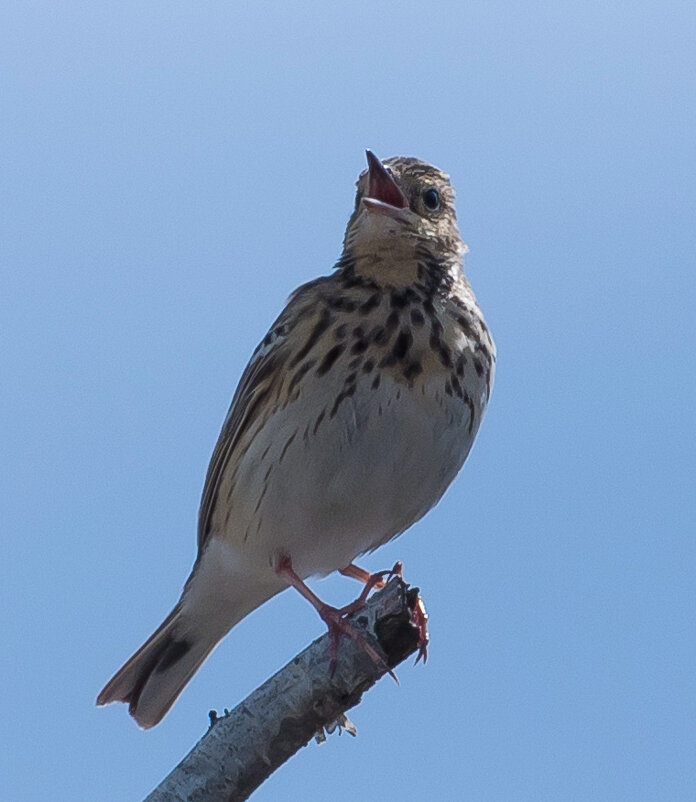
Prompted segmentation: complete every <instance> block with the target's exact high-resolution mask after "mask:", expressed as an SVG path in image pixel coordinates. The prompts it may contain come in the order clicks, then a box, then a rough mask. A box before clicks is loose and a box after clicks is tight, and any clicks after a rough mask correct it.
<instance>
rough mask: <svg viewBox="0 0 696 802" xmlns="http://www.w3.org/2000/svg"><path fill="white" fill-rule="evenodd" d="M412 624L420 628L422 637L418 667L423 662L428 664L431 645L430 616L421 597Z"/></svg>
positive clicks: (412, 616)
mask: <svg viewBox="0 0 696 802" xmlns="http://www.w3.org/2000/svg"><path fill="white" fill-rule="evenodd" d="M411 623H412V624H414V625H415V626H417V627H418V632H419V635H420V639H419V640H418V654H417V655H416V662H415V663H414V665H418V663H419V662H420V661H421V660H422V661H423V665H425V664H426V663H427V662H428V644H429V643H430V638H429V637H428V614H427V613H426V612H425V606H424V605H423V599H421V597H420V596H419V597H418V600H417V602H416V604H415V606H414V608H413V614H412V615H411Z"/></svg>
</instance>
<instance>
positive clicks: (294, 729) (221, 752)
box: [145, 577, 419, 802]
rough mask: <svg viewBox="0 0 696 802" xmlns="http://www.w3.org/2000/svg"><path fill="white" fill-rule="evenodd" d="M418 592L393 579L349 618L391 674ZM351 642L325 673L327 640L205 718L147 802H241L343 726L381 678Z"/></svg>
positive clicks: (413, 633) (411, 632) (402, 651)
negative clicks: (199, 733) (201, 731)
mask: <svg viewBox="0 0 696 802" xmlns="http://www.w3.org/2000/svg"><path fill="white" fill-rule="evenodd" d="M418 599H419V596H418V589H417V588H411V589H410V588H409V587H408V585H406V584H405V583H404V582H403V581H402V580H401V579H400V578H398V577H394V578H393V579H392V580H391V581H390V582H388V583H387V585H386V587H384V588H383V589H382V590H380V591H378V592H377V593H375V594H374V595H373V596H372V598H371V599H370V600H369V601H368V603H367V605H366V606H365V607H364V608H363V609H362V610H360V611H359V612H358V613H356V614H355V615H354V616H353V620H354V622H355V625H356V626H357V627H358V628H360V629H362V630H363V631H364V634H365V635H366V637H367V638H368V639H369V640H370V642H371V643H372V644H373V646H374V647H375V648H376V649H377V651H378V652H379V653H380V654H381V655H383V657H384V660H385V663H386V664H387V665H388V666H389V667H390V668H393V667H394V666H396V665H398V664H399V663H400V662H401V661H402V660H404V659H405V658H406V657H408V656H409V655H410V654H413V653H414V652H415V651H416V649H417V648H418V641H419V631H418V627H416V626H415V625H414V624H413V623H412V616H413V609H414V606H415V605H416V604H417V603H418ZM385 673H386V672H385V670H384V668H380V667H379V666H378V665H377V664H376V663H375V662H374V661H373V660H371V659H370V657H368V656H367V654H366V653H365V652H364V650H362V649H361V648H360V646H359V645H357V644H356V643H355V641H353V640H349V639H348V638H346V637H343V636H342V637H341V639H340V643H339V648H338V664H337V667H336V671H335V673H334V675H333V677H332V676H331V674H330V671H329V637H328V634H327V635H324V636H323V637H321V638H319V639H318V640H315V641H314V643H312V644H311V645H310V646H308V647H307V648H306V649H305V650H304V651H303V652H301V653H300V654H298V655H297V656H296V657H294V658H293V659H292V660H291V661H290V662H289V663H288V664H287V665H286V666H284V667H283V668H281V669H280V671H278V672H277V673H276V674H275V675H274V676H272V677H271V678H270V679H269V680H267V681H266V682H264V684H263V685H261V686H260V687H259V688H257V689H256V690H255V691H254V692H253V693H251V694H250V695H249V696H248V697H247V698H246V699H245V700H244V701H243V702H241V703H240V704H238V705H237V707H235V708H234V710H232V711H231V712H229V713H226V714H225V715H224V716H222V717H220V718H217V717H216V716H215V714H214V713H211V725H210V729H209V730H208V732H207V733H206V734H205V735H204V736H203V737H202V738H201V740H200V741H199V742H198V743H197V744H196V745H195V746H194V747H193V749H192V750H191V751H190V752H189V754H188V755H187V756H186V757H185V758H184V759H183V760H182V761H181V763H179V765H178V766H177V767H176V768H175V769H173V771H172V772H171V773H170V774H169V775H168V776H167V777H165V779H164V780H162V782H161V783H160V784H159V786H158V787H157V788H155V790H154V791H153V792H152V793H151V794H150V795H149V796H148V797H147V798H146V800H145V802H203V800H205V802H218V800H220V801H221V802H222V800H225V802H236V800H244V799H247V798H248V797H249V795H250V794H251V793H252V792H253V791H254V790H255V789H256V788H258V787H259V785H261V783H262V782H263V781H264V780H265V779H266V778H267V777H268V776H269V775H270V774H271V773H272V772H273V771H275V770H276V769H277V768H278V767H279V766H280V765H282V764H283V763H284V762H285V761H286V760H287V759H288V758H289V757H291V756H292V755H294V754H295V752H297V751H298V750H299V749H300V748H301V747H302V746H305V745H306V744H307V743H308V742H309V741H310V740H311V739H312V737H314V736H318V737H319V738H320V739H321V738H323V737H324V732H325V731H326V730H328V731H329V732H330V731H332V730H333V728H334V727H335V726H337V725H338V726H341V724H342V723H343V722H345V721H346V719H345V712H346V711H347V710H349V709H350V708H351V707H354V706H355V705H357V704H358V703H359V702H360V699H361V698H362V695H363V693H365V691H366V690H368V689H369V688H371V687H372V686H373V685H374V684H375V683H376V682H377V680H379V679H380V678H381V677H382V676H384V674H385Z"/></svg>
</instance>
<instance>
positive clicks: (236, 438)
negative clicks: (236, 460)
mask: <svg viewBox="0 0 696 802" xmlns="http://www.w3.org/2000/svg"><path fill="white" fill-rule="evenodd" d="M326 281H327V278H321V279H317V280H316V281H312V282H309V283H308V284H305V285H303V286H302V287H300V288H298V289H297V290H295V292H294V293H293V294H292V295H291V296H290V299H289V300H288V304H287V306H286V307H285V309H284V310H283V312H282V314H281V315H280V317H279V318H278V319H277V320H276V322H275V323H274V324H273V326H272V327H271V330H270V332H269V335H268V336H267V337H266V339H265V340H264V341H263V342H262V343H261V344H260V345H259V346H258V348H257V349H256V351H255V352H254V354H253V356H252V358H251V361H250V362H249V364H248V365H247V367H246V370H245V371H244V373H243V374H242V378H241V380H240V382H239V386H238V387H237V390H236V392H235V394H234V397H233V398H232V403H231V404H230V409H229V412H228V413H227V417H226V418H225V422H224V423H223V425H222V431H221V432H220V436H219V438H218V441H217V444H216V446H215V450H214V451H213V456H212V457H211V460H210V465H209V466H208V473H207V475H206V479H205V485H204V487H203V497H202V499H201V506H200V510H199V513H198V554H199V556H200V554H201V552H202V551H203V549H204V547H205V545H206V543H207V541H208V538H209V536H210V530H211V525H212V520H213V513H214V511H215V505H216V502H217V498H218V492H219V490H220V484H221V482H222V479H223V476H224V473H225V471H226V469H227V466H228V465H229V464H230V461H231V460H233V457H234V451H235V449H236V448H237V446H238V445H239V442H240V440H241V438H242V436H243V435H244V433H245V432H247V431H248V430H249V429H250V427H252V426H253V425H254V423H255V422H256V421H257V420H258V419H259V417H260V416H262V415H263V412H264V410H267V409H268V405H267V404H265V403H264V402H266V401H267V400H268V399H269V398H270V397H271V396H272V395H273V394H274V393H278V392H279V391H280V389H281V388H280V385H281V384H282V383H283V381H284V380H285V378H286V377H287V370H286V367H288V365H287V363H288V361H290V364H289V367H290V368H292V367H294V365H295V364H296V361H295V360H289V359H288V358H289V356H290V355H291V354H292V353H295V352H297V351H298V349H299V353H300V354H302V351H303V349H306V350H307V351H308V350H309V349H310V348H311V347H313V345H314V344H315V342H316V340H317V339H318V335H317V325H318V323H317V316H318V309H317V306H316V300H317V290H320V288H321V285H323V284H324V283H325V282H326ZM324 314H325V313H324ZM322 328H323V326H322ZM308 330H309V331H310V334H309V337H307V331H308ZM310 341H311V343H310Z"/></svg>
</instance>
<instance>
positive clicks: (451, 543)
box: [0, 0, 696, 802]
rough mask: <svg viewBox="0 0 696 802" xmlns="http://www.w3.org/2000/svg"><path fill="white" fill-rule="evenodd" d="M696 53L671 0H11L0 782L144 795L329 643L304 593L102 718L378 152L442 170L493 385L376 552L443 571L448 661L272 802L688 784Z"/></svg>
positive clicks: (2, 45)
mask: <svg viewBox="0 0 696 802" xmlns="http://www.w3.org/2000/svg"><path fill="white" fill-rule="evenodd" d="M695 39H696V9H695V7H694V5H693V3H690V2H683V3H679V2H670V0H666V2H665V1H664V0H663V2H660V3H658V2H643V3H641V2H632V3H624V2H618V3H611V4H607V3H606V2H596V1H595V0H589V1H588V2H584V3H569V2H558V3H553V4H551V3H541V2H530V3H524V4H521V3H520V4H516V3H502V2H495V1H493V2H490V1H487V2H473V3H467V2H464V3H454V2H452V3H437V2H436V3H430V4H416V3H409V2H403V1H402V2H399V3H393V2H384V3H381V4H379V5H375V4H370V3H352V4H345V3H304V4H303V3H294V4H286V5H283V6H281V4H267V3H258V4H241V3H240V4H232V3H221V2H205V3H195V4H194V3H179V2H174V3H172V2H167V3H164V2H160V3H140V2H139V3H133V2H122V3H87V2H82V3H79V2H72V1H71V0H68V2H64V3H60V4H55V3H46V2H34V3H27V4H12V5H9V4H6V5H5V7H4V8H3V10H2V11H1V12H0V103H1V104H2V111H1V114H0V119H1V120H2V122H0V152H1V153H2V169H1V174H2V179H1V180H2V186H3V197H4V203H3V212H2V215H0V264H1V265H2V275H1V277H0V320H1V321H2V324H1V329H0V331H1V334H0V336H1V338H2V347H1V348H0V376H1V379H0V383H1V392H0V426H1V429H2V431H1V438H2V452H3V459H2V460H1V461H0V520H1V522H2V536H3V559H2V561H1V562H2V564H1V565H0V572H1V574H2V575H1V576H0V604H1V605H2V608H3V615H2V616H1V617H0V637H1V638H2V644H3V647H2V654H1V657H0V661H1V664H2V683H0V707H1V709H2V711H3V712H2V716H1V717H0V731H2V742H3V749H2V750H0V775H1V776H2V777H3V780H2V786H3V791H2V796H3V797H5V798H7V799H22V800H44V799H48V798H51V799H55V798H61V799H71V800H82V799H84V800H93V799H95V798H98V799H100V800H102V801H103V802H110V801H111V800H114V801H115V800H119V801H120V800H126V799H133V800H137V799H140V798H141V797H143V796H144V795H145V793H146V792H147V791H148V790H150V789H151V788H152V787H153V786H154V785H156V784H157V783H158V782H159V780H160V779H161V778H162V777H163V776H164V775H165V774H166V773H167V772H168V771H169V769H170V768H171V767H172V766H174V765H175V764H176V763H177V762H178V761H179V759H180V758H181V757H182V756H183V755H184V754H185V753H186V752H187V751H188V749H189V748H190V746H191V745H192V744H193V743H194V742H195V741H196V740H197V739H198V738H199V737H200V735H201V734H202V733H203V732H204V730H205V728H206V725H207V712H208V710H209V709H211V708H216V709H218V710H221V709H222V708H223V707H232V706H233V705H234V704H236V703H237V702H238V701H239V700H241V699H242V698H243V697H244V696H245V695H246V694H247V693H248V692H249V691H250V690H252V689H253V688H255V687H256V686H257V685H258V684H259V683H260V682H262V681H263V680H264V679H265V678H266V677H267V676H268V675H269V674H270V673H272V672H273V671H274V670H276V669H277V668H278V667H279V666H281V665H282V664H283V663H285V662H286V661H287V660H288V659H290V658H291V657H292V656H293V655H294V654H295V653H296V652H297V651H298V650H299V649H300V648H301V647H303V646H304V645H305V644H306V643H308V642H309V641H310V640H311V639H312V638H314V637H316V636H317V635H319V634H320V633H321V631H322V624H321V622H320V621H319V620H318V618H317V617H316V615H315V614H314V612H313V611H312V610H311V609H310V608H309V606H308V605H307V604H306V603H305V602H304V601H302V600H301V599H300V598H299V597H296V595H291V594H290V593H286V594H282V595H281V596H280V597H277V598H276V599H274V600H272V601H271V602H270V603H268V604H267V605H265V606H264V607H263V608H262V609H261V610H259V611H257V612H256V613H255V614H253V615H252V616H251V617H250V618H248V619H247V620H246V621H244V622H243V623H242V624H241V625H240V626H239V627H238V628H236V629H235V630H234V631H233V632H232V633H231V634H230V636H228V638H227V639H226V640H225V641H224V643H223V644H222V645H221V646H220V648H219V649H218V650H217V651H216V652H215V654H214V655H213V657H212V658H211V659H210V660H209V661H208V662H207V663H206V664H205V666H204V667H203V669H202V670H201V671H200V672H199V674H198V675H197V676H196V677H195V679H194V681H193V682H192V683H191V685H190V686H189V687H188V688H187V689H186V691H185V692H184V694H183V696H182V697H181V699H180V700H179V702H178V703H177V704H176V706H175V707H174V709H173V711H172V713H171V714H170V715H169V716H168V717H167V718H166V719H165V721H164V722H163V723H162V725H160V726H159V727H158V728H156V729H155V730H153V731H151V732H148V733H143V732H141V731H139V730H138V729H137V728H136V727H135V725H134V724H133V722H132V721H131V720H130V718H129V717H128V716H127V714H126V711H125V709H124V708H123V706H121V705H119V706H113V705H112V706H111V707H109V708H106V709H97V708H95V707H94V706H93V701H94V697H95V695H96V693H97V691H98V690H99V689H100V688H101V686H102V685H103V683H104V681H105V680H106V679H107V678H108V677H109V676H110V675H111V673H112V672H113V670H114V669H116V668H117V667H118V666H119V665H120V663H121V662H122V661H123V659H124V658H126V657H127V656H128V655H129V654H130V653H131V652H132V650H133V649H134V648H135V647H137V646H138V645H139V644H140V643H141V641H142V640H143V639H144V638H145V636H147V635H148V634H149V633H150V632H151V630H152V629H153V628H154V627H155V626H156V625H157V624H158V623H159V622H160V620H161V619H162V617H163V616H164V615H165V613H166V612H167V611H168V610H169V609H170V607H171V605H172V604H173V603H174V601H175V600H176V598H177V597H178V594H179V591H180V588H181V586H182V583H183V581H184V579H185V578H186V576H187V574H188V571H189V568H190V566H191V563H192V561H193V557H194V552H195V521H196V511H197V506H198V501H199V495H200V491H201V487H202V482H203V478H204V473H205V469H206V466H207V462H208V459H209V456H210V453H211V450H212V447H213V445H214V443H215V440H216V437H217V434H218V430H219V426H220V424H221V422H222V419H223V417H224V415H225V412H226V408H227V405H228V403H229V399H230V398H231V395H232V393H233V391H234V388H235V385H236V382H237V379H238V377H239V375H240V373H241V371H242V369H243V367H244V365H245V363H246V360H247V358H248V356H249V354H250V352H251V350H252V348H253V347H254V345H255V344H256V342H257V341H258V340H259V339H260V338H261V337H262V336H263V334H264V333H265V330H266V327H267V326H268V324H269V323H270V322H271V321H272V320H273V319H274V317H275V315H276V314H277V312H278V311H279V310H280V308H281V307H282V305H283V303H284V300H285V298H286V297H287V295H288V294H289V293H290V292H291V290H292V289H293V288H294V287H295V286H297V285H298V284H299V283H301V282H303V281H307V280H309V279H311V278H313V277H315V276H317V275H319V274H322V273H326V272H328V271H329V270H330V268H331V266H332V264H333V262H334V261H335V259H336V258H337V257H338V255H339V252H340V244H341V237H342V235H343V229H344V226H345V223H346V221H347V219H348V216H349V214H350V211H351V206H352V201H353V182H354V180H355V177H356V175H357V174H358V172H359V171H360V170H361V169H362V168H363V165H364V155H363V151H364V148H365V147H370V148H372V149H374V150H375V152H376V153H378V154H379V155H381V156H389V155H394V154H406V155H417V156H419V157H421V158H424V159H427V160H429V161H432V162H434V163H435V164H437V165H438V166H440V167H442V168H443V169H445V170H447V171H448V172H449V173H450V174H451V176H452V179H453V182H454V183H455V186H456V188H457V191H458V213H459V220H460V227H461V230H462V233H463V235H464V238H465V239H466V240H467V242H468V244H469V247H470V254H469V256H468V260H467V271H468V274H469V277H470V279H471V281H472V283H473V285H474V287H475V290H476V292H477V294H478V297H479V300H480V302H481V305H482V307H483V309H484V310H485V313H486V317H487V320H488V322H489V324H490V327H491V329H492V331H493V333H494V335H495V338H496V341H497V345H498V351H499V362H498V373H497V377H496V387H495V390H494V394H493V397H492V402H491V405H490V407H489V412H488V416H487V418H486V420H485V422H484V425H483V428H482V430H481V433H480V436H479V439H478V442H477V444H476V446H475V448H474V451H473V453H472V455H471V457H470V459H469V461H468V463H467V465H466V466H465V468H464V470H463V472H462V474H461V475H460V476H459V478H458V479H457V481H456V483H455V484H454V485H453V487H452V488H451V490H450V492H449V493H448V494H447V495H446V496H445V498H444V500H443V501H442V502H441V504H440V505H439V506H438V507H437V508H436V509H435V510H434V511H433V512H432V513H431V514H430V515H429V516H427V517H426V518H425V519H424V520H423V521H421V522H420V523H419V524H418V525H417V526H415V527H413V529H412V530H411V531H409V532H408V534H406V535H405V536H403V537H402V538H401V539H399V540H397V541H395V542H393V543H391V544H390V545H388V546H387V547H385V548H383V549H382V550H380V551H379V552H377V553H376V554H374V555H372V556H371V557H370V558H369V559H367V560H366V561H365V562H366V564H367V565H368V567H370V568H373V569H380V568H385V567H389V566H391V565H392V564H393V562H394V561H395V560H396V559H401V560H403V562H404V564H405V570H406V576H407V578H408V579H409V580H411V581H412V582H414V583H416V584H418V585H419V586H420V587H421V588H422V590H423V595H424V597H425V600H426V603H427V606H428V610H429V613H430V616H431V633H432V647H431V656H430V660H429V662H428V664H427V666H426V667H425V668H423V667H420V666H419V667H417V668H413V667H411V666H410V665H408V666H402V668H401V669H400V671H399V674H400V679H401V686H400V687H398V688H397V687H396V686H395V685H394V684H393V683H391V682H389V681H384V682H382V683H380V685H379V686H378V687H377V688H375V689H374V690H373V691H372V692H370V693H369V694H368V696H367V697H366V698H365V699H364V701H363V703H362V704H361V706H360V707H359V708H357V709H356V710H354V711H353V714H352V716H351V717H352V719H353V720H354V722H355V723H356V725H357V726H358V729H359V736H358V738H357V739H351V738H349V737H347V736H343V737H341V738H338V737H332V738H330V739H329V741H328V743H327V744H326V745H324V746H322V747H318V746H316V745H310V746H309V747H308V748H306V749H304V750H302V751H301V753H300V754H298V755H297V756H296V757H295V758H293V759H292V760H291V761H290V762H289V763H288V764H287V765H286V766H285V767H283V768H282V769H281V770H280V771H278V772H277V773H276V774H275V775H274V776H273V777H272V778H271V779H270V780H269V781H268V782H267V783H266V784H265V785H264V786H263V788H262V789H261V790H260V791H259V792H258V793H257V794H256V795H255V797H254V799H258V800H259V802H264V800H268V801H270V800H276V799H281V798H283V799H289V798H292V799H302V800H308V802H314V800H320V799H325V798H327V797H329V798H331V799H332V800H334V802H341V801H342V800H353V799H362V798H365V797H366V795H367V794H368V791H374V792H375V793H377V794H379V796H380V798H382V799H398V798H404V797H408V798H414V799H418V798H425V797H426V795H427V797H429V798H435V799H438V800H461V799H472V800H501V801H503V800H512V799H514V800H535V802H538V800H560V799H562V800H587V799H593V800H621V799H626V800H629V799H630V800H641V799H645V800H656V799H664V800H676V799H687V798H693V796H694V793H696V769H695V768H694V759H693V758H694V754H695V753H696V727H695V723H694V722H695V720H696V683H695V681H694V677H695V676H696V665H695V663H696V660H695V657H696V649H695V647H694V643H695V638H696V626H695V619H694V609H695V608H696V581H695V579H694V561H695V559H696V547H695V545H694V536H693V533H694V528H695V527H694V517H695V513H696V493H695V492H694V469H695V468H696V459H695V457H694V435H695V433H696V432H695V428H696V427H695V425H694V406H695V402H696V377H695V371H694V344H695V342H696V323H695V316H694V308H695V307H696V264H695V259H694V254H695V253H696V235H695V233H694V230H695V226H694V209H695V208H696V189H695V183H694V178H695V175H694V173H695V172H696V170H695V163H696V160H695V159H694V131H695V130H696V108H695V107H696V103H695V98H696V64H695V63H694V62H695V58H694V46H693V42H694V41H695ZM316 587H317V588H318V589H319V591H320V592H321V594H323V595H324V596H325V597H327V598H328V599H330V600H332V601H334V602H336V603H341V602H343V601H345V600H348V599H350V598H352V596H353V595H354V594H355V591H356V590H357V588H356V586H355V585H354V584H353V583H351V582H349V580H346V579H328V580H324V581H322V582H320V583H317V585H316Z"/></svg>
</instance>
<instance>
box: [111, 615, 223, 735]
mask: <svg viewBox="0 0 696 802" xmlns="http://www.w3.org/2000/svg"><path fill="white" fill-rule="evenodd" d="M180 617H181V610H180V607H179V605H177V607H175V608H174V610H172V612H171V613H170V614H169V615H168V616H167V618H166V619H165V620H164V621H163V622H162V624H161V625H160V627H159V628H158V629H157V630H156V631H155V632H154V633H153V634H152V635H151V636H150V637H149V638H148V639H147V640H146V641H145V643H144V644H143V645H142V646H141V647H140V648H139V649H138V651H137V652H135V654H134V655H133V656H132V657H131V658H130V659H129V660H128V661H127V662H126V663H125V664H124V665H123V666H122V667H121V668H120V669H119V670H118V671H117V672H116V674H114V676H113V677H112V678H111V679H110V680H109V682H107V684H106V685H105V686H104V688H103V689H102V691H101V692H100V694H99V696H98V697H97V704H98V705H104V704H108V703H109V702H126V703H127V704H128V710H129V712H130V714H131V715H132V716H133V718H134V719H135V720H136V721H137V722H138V724H139V725H140V726H141V727H143V728H145V729H149V728H150V727H154V726H155V724H158V723H159V722H160V721H161V720H162V718H163V717H164V716H165V715H166V713H167V712H168V710H169V708H170V707H171V706H172V705H173V704H174V702H175V701H176V699H177V697H178V696H179V694H180V693H181V691H182V690H183V689H184V686H185V685H186V683H187V682H188V681H189V680H190V679H191V677H192V676H193V675H194V673H195V672H196V671H197V669H198V668H199V667H200V665H201V663H202V662H203V661H204V660H205V658H206V657H207V656H208V655H209V654H210V652H211V651H212V650H213V648H214V647H215V645H216V644H217V639H215V640H213V641H211V640H210V639H207V640H206V639H205V638H202V637H200V636H199V635H194V634H193V633H192V632H188V633H186V635H180V634H178V633H177V628H178V627H177V625H178V624H179V623H180Z"/></svg>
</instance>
